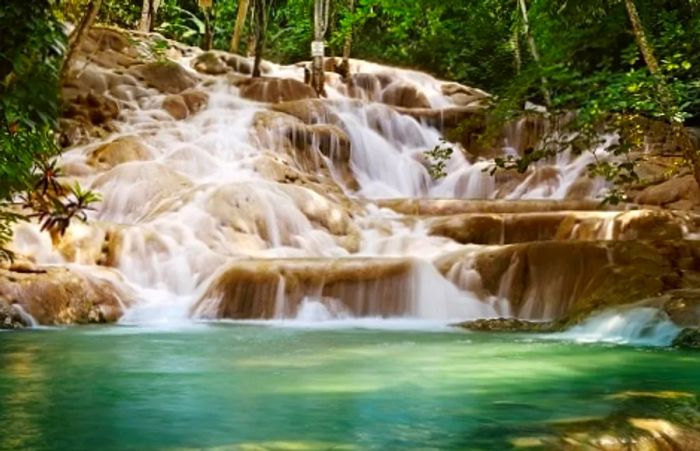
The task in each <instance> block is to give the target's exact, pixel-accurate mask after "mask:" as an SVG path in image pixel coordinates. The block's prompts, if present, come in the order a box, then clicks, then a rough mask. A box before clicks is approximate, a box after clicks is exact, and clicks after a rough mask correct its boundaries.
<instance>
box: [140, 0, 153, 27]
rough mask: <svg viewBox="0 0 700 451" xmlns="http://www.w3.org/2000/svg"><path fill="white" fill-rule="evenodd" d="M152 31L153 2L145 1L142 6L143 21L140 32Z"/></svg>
mask: <svg viewBox="0 0 700 451" xmlns="http://www.w3.org/2000/svg"><path fill="white" fill-rule="evenodd" d="M150 30H151V0H143V5H142V6H141V21H140V22H139V31H143V32H148V31H150Z"/></svg>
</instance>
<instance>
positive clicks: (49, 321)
mask: <svg viewBox="0 0 700 451" xmlns="http://www.w3.org/2000/svg"><path fill="white" fill-rule="evenodd" d="M131 296H132V295H131V294H130V293H128V292H127V291H126V290H125V289H124V288H123V287H121V286H120V284H119V283H118V282H117V281H116V280H115V278H114V276H113V275H111V274H110V275H109V276H102V275H99V276H95V275H90V274H87V273H81V272H77V271H75V270H71V269H67V268H61V267H47V268H43V269H38V270H35V271H32V272H17V271H12V270H8V269H0V298H2V299H5V302H6V303H9V304H18V305H20V306H21V307H22V309H23V310H24V311H25V312H26V313H28V314H29V315H31V316H32V317H33V318H34V319H35V320H36V321H37V322H38V323H39V324H42V325H59V324H87V323H107V322H114V321H116V320H117V319H119V317H120V316H121V315H122V312H123V310H124V308H125V307H126V306H127V305H129V303H130V302H131V301H130V299H131Z"/></svg>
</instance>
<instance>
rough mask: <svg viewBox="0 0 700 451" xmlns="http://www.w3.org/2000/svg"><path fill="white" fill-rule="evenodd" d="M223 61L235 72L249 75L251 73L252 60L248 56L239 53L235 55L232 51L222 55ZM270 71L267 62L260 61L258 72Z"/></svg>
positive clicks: (265, 72)
mask: <svg viewBox="0 0 700 451" xmlns="http://www.w3.org/2000/svg"><path fill="white" fill-rule="evenodd" d="M224 62H225V64H226V65H227V66H228V67H230V68H231V69H233V70H234V71H235V72H238V73H240V74H243V75H250V74H252V73H253V62H252V61H251V59H250V58H246V57H244V56H241V55H236V54H233V53H229V54H227V55H226V56H225V57H224ZM271 71H272V68H271V67H270V65H269V63H267V62H266V61H263V62H261V63H260V72H261V73H263V74H267V73H270V72H271Z"/></svg>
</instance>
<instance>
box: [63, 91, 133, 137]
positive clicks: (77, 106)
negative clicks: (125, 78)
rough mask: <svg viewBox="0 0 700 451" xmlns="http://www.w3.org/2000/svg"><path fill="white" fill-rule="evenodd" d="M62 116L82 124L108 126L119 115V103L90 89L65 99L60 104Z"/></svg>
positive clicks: (89, 126)
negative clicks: (61, 104) (87, 91)
mask: <svg viewBox="0 0 700 451" xmlns="http://www.w3.org/2000/svg"><path fill="white" fill-rule="evenodd" d="M62 116H63V117H64V118H66V119H72V120H74V121H77V122H78V123H80V124H82V125H84V126H85V127H87V128H88V129H89V128H91V126H107V127H109V126H110V123H111V121H113V120H114V119H116V118H117V117H118V116H119V104H118V103H117V102H115V101H114V100H112V99H110V98H108V97H106V96H104V95H102V94H98V93H96V92H94V91H90V92H89V93H87V94H79V95H77V96H76V97H74V98H72V99H70V100H65V101H64V103H63V106H62Z"/></svg>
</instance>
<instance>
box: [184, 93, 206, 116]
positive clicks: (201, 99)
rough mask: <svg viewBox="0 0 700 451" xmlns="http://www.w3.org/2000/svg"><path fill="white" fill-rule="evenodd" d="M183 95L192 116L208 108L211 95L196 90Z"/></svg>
mask: <svg viewBox="0 0 700 451" xmlns="http://www.w3.org/2000/svg"><path fill="white" fill-rule="evenodd" d="M181 95H182V98H183V99H184V100H185V103H186V104H187V109H188V110H189V112H190V114H196V113H198V112H200V111H202V110H203V109H204V108H206V107H207V103H208V102H209V94H207V93H206V92H203V91H198V90H196V89H188V90H187V91H185V92H183V93H182V94H181Z"/></svg>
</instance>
